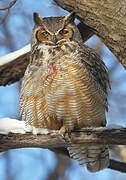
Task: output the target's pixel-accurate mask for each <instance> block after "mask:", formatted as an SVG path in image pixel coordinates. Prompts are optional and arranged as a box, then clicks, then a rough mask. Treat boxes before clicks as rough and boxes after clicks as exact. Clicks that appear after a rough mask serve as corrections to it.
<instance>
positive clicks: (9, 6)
mask: <svg viewBox="0 0 126 180" xmlns="http://www.w3.org/2000/svg"><path fill="white" fill-rule="evenodd" d="M16 1H17V0H13V1H12V2H10V3H9V5H8V6H7V7H4V8H0V11H5V10H9V9H10V8H12V6H14V4H15V3H16Z"/></svg>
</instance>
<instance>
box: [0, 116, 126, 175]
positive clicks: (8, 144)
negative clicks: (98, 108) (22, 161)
mask: <svg viewBox="0 0 126 180" xmlns="http://www.w3.org/2000/svg"><path fill="white" fill-rule="evenodd" d="M65 139H66V140H64V138H63V137H62V136H61V134H60V133H59V131H52V130H45V131H41V133H40V134H38V135H35V134H33V129H31V128H26V126H25V122H24V121H19V120H16V119H9V118H3V119H0V152H4V151H7V150H10V149H16V148H25V147H39V148H49V149H51V150H53V151H54V152H60V153H63V154H66V155H68V153H66V149H65V148H66V147H67V146H68V145H70V144H85V143H86V144H92V143H93V144H101V143H102V144H108V145H112V144H116V145H119V144H120V145H121V144H123V145H126V141H125V139H126V128H123V127H121V128H120V127H119V128H118V127H117V126H116V127H114V128H112V127H108V128H107V127H104V128H102V127H101V128H84V129H81V130H80V131H73V132H71V138H69V136H68V134H67V133H66V135H65ZM109 168H110V169H113V170H118V171H121V172H126V164H125V163H122V162H118V161H115V160H110V166H109Z"/></svg>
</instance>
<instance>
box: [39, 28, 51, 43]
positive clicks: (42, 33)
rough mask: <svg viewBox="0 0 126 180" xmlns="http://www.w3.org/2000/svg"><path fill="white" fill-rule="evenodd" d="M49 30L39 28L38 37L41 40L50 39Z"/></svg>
mask: <svg viewBox="0 0 126 180" xmlns="http://www.w3.org/2000/svg"><path fill="white" fill-rule="evenodd" d="M48 34H49V33H48V32H47V31H45V30H44V29H39V30H38V31H37V34H36V35H37V39H38V40H39V41H46V40H48Z"/></svg>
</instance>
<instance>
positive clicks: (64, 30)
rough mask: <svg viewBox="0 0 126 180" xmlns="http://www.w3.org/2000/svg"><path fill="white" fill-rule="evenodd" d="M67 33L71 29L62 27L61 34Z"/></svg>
mask: <svg viewBox="0 0 126 180" xmlns="http://www.w3.org/2000/svg"><path fill="white" fill-rule="evenodd" d="M67 33H69V31H68V30H67V29H62V30H61V31H60V34H62V35H63V34H67Z"/></svg>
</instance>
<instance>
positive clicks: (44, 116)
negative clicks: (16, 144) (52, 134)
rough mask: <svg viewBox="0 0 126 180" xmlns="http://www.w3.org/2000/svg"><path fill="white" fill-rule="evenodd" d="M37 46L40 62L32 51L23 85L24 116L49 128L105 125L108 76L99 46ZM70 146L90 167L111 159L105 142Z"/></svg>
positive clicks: (102, 165) (104, 164)
mask: <svg viewBox="0 0 126 180" xmlns="http://www.w3.org/2000/svg"><path fill="white" fill-rule="evenodd" d="M43 49H44V48H43ZM33 51H34V50H33ZM38 52H39V53H42V57H41V58H40V63H39V62H37V58H38V56H39V55H35V54H34V53H33V54H34V55H32V58H31V59H32V60H31V63H30V64H29V66H28V67H27V70H26V72H25V76H24V80H23V83H22V87H21V95H20V113H21V115H22V118H23V119H24V118H26V121H27V123H28V124H31V125H32V126H35V127H39V128H47V129H60V128H61V127H62V126H63V125H65V126H66V127H67V128H68V129H70V130H74V129H81V128H83V127H100V126H105V125H106V117H105V111H106V110H107V95H108V87H109V80H108V73H107V70H106V67H105V65H104V63H103V62H102V61H101V60H100V58H99V56H98V55H97V54H96V53H95V51H93V50H90V48H88V47H87V46H85V45H84V46H80V45H78V44H77V43H75V42H73V43H66V44H64V45H63V46H61V47H56V48H47V49H44V50H43V52H41V49H40V50H39V47H38ZM68 151H69V154H70V156H71V157H72V158H73V159H75V160H77V161H78V162H79V164H84V163H86V164H87V168H88V169H89V170H90V171H92V172H96V171H99V170H101V169H104V168H106V167H107V166H108V164H109V155H108V148H107V146H105V145H72V146H70V147H68Z"/></svg>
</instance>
